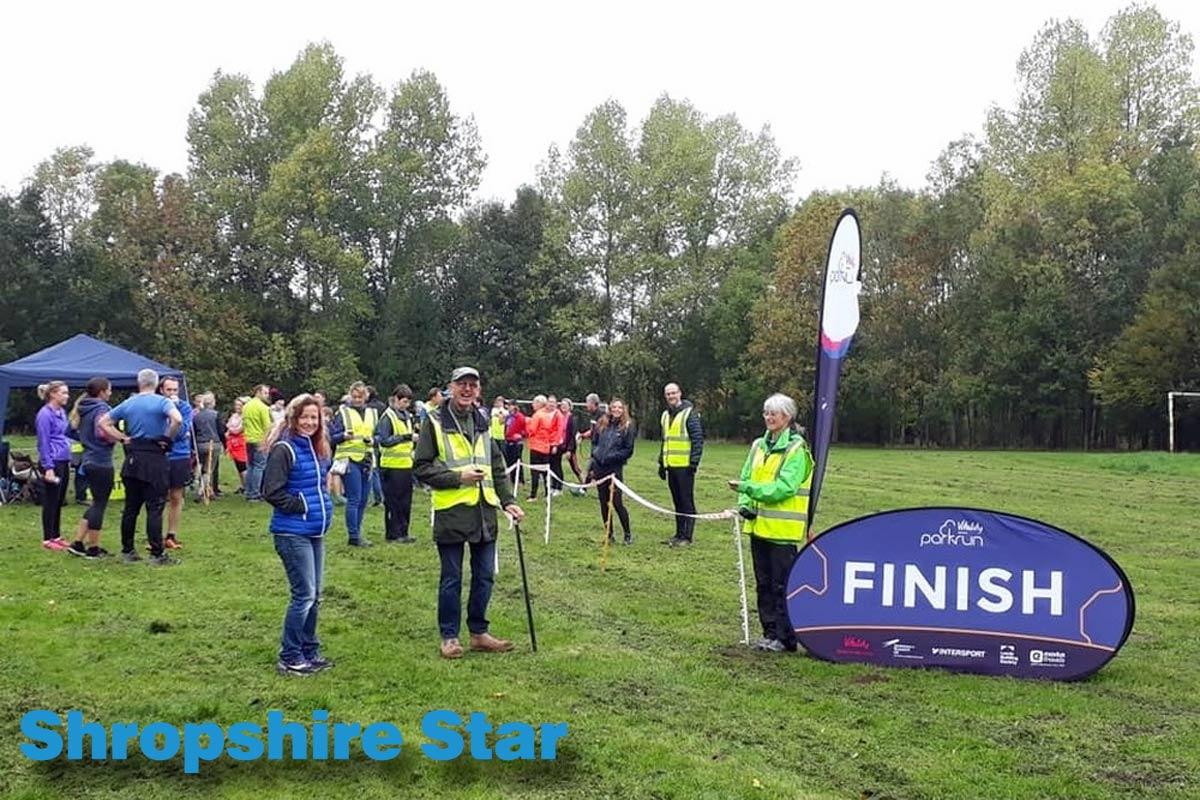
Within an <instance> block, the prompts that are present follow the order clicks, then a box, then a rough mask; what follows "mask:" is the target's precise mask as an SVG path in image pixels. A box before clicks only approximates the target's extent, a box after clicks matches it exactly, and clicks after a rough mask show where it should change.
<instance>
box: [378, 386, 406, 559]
mask: <svg viewBox="0 0 1200 800" xmlns="http://www.w3.org/2000/svg"><path fill="white" fill-rule="evenodd" d="M411 405H412V389H410V388H409V387H408V384H404V383H402V384H400V385H399V386H397V387H396V388H395V389H393V390H392V396H391V397H390V398H388V409H387V410H386V411H384V412H383V416H381V417H380V418H379V424H378V425H376V426H375V444H377V445H378V446H379V471H380V474H381V475H382V476H383V530H384V534H385V535H386V537H387V540H388V541H389V542H399V543H400V544H412V543H413V542H415V541H416V539H414V538H413V537H411V536H409V535H408V519H409V516H410V515H411V513H412V493H413V479H412V466H413V418H412V414H410V413H409V412H408V409H409V406H411Z"/></svg>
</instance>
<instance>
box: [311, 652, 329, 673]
mask: <svg viewBox="0 0 1200 800" xmlns="http://www.w3.org/2000/svg"><path fill="white" fill-rule="evenodd" d="M308 663H309V664H310V665H311V666H312V668H313V672H320V671H321V670H323V669H333V662H332V661H330V660H329V659H328V658H326V657H325V656H321V655H317V656H313V657H312V658H310V659H309V660H308Z"/></svg>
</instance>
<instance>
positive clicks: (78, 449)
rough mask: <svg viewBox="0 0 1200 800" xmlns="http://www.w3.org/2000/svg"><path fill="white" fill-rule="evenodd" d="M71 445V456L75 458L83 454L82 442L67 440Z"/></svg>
mask: <svg viewBox="0 0 1200 800" xmlns="http://www.w3.org/2000/svg"><path fill="white" fill-rule="evenodd" d="M68 441H69V442H70V444H71V455H74V456H77V455H80V454H82V453H83V442H80V441H77V440H75V439H70V440H68Z"/></svg>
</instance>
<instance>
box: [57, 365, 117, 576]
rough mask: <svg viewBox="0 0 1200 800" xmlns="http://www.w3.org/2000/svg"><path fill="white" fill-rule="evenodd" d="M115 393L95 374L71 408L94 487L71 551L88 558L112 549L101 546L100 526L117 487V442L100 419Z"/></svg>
mask: <svg viewBox="0 0 1200 800" xmlns="http://www.w3.org/2000/svg"><path fill="white" fill-rule="evenodd" d="M111 396H112V385H111V384H110V383H109V382H108V378H92V379H91V380H90V381H88V383H87V392H86V393H85V394H84V395H83V396H81V397H80V398H79V400H78V401H76V403H75V408H74V409H72V410H71V416H70V422H71V427H72V428H74V429H75V432H76V434H77V435H78V436H79V441H80V442H81V443H82V444H83V456H82V457H81V459H80V464H79V471H80V472H81V473H83V474H85V475H87V479H88V485H89V486H90V487H91V490H92V504H91V505H90V506H88V508H87V510H86V511H84V512H83V519H81V520H79V527H78V528H77V529H76V530H75V538H74V540H73V541H72V542H71V545H70V547H68V548H67V552H68V553H70V554H71V555H74V556H83V557H84V558H92V559H94V558H103V557H104V556H107V555H108V551H107V550H105V549H104V548H102V547H101V546H100V529H101V528H102V527H104V510H105V508H106V507H107V506H108V498H109V496H110V495H111V494H112V490H113V476H114V472H113V444H115V443H114V442H113V441H112V440H110V439H109V438H108V436H107V435H105V433H104V431H103V430H102V429H101V428H100V426H99V425H97V423H98V422H99V421H100V418H101V417H102V416H104V415H105V414H107V413H108V412H109V411H110V410H111V409H110V408H109V406H108V398H109V397H111Z"/></svg>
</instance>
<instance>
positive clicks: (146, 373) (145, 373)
mask: <svg viewBox="0 0 1200 800" xmlns="http://www.w3.org/2000/svg"><path fill="white" fill-rule="evenodd" d="M137 384H138V389H157V388H158V373H157V372H155V371H154V370H152V369H142V370H138V376H137Z"/></svg>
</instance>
